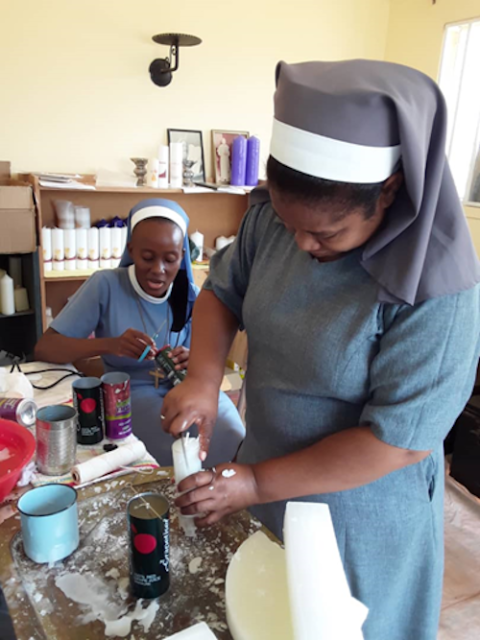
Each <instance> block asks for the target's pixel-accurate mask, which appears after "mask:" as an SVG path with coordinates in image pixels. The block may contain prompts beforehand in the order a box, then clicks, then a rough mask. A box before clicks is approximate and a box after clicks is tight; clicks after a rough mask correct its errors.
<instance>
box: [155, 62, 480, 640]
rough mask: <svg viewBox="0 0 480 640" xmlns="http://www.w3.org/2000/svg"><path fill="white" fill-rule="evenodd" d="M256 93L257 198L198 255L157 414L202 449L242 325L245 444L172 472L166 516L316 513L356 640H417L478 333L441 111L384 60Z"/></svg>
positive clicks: (317, 68)
mask: <svg viewBox="0 0 480 640" xmlns="http://www.w3.org/2000/svg"><path fill="white" fill-rule="evenodd" d="M276 81H277V90H276V94H275V119H274V125H273V135H272V142H271V150H270V158H269V160H268V166H267V175H268V188H267V189H263V190H257V192H254V193H253V195H252V206H251V207H250V209H249V211H248V212H247V214H246V216H245V218H244V220H243V223H242V225H241V228H240V231H239V233H238V236H237V239H236V241H235V243H234V244H233V245H231V246H230V247H228V248H227V249H226V250H223V251H222V252H219V253H217V254H216V256H215V257H214V259H212V265H211V272H210V278H209V280H208V282H207V284H206V286H205V289H204V291H202V293H201V294H200V296H199V298H198V300H197V303H196V306H195V310H194V318H193V338H192V349H191V354H190V365H189V371H188V378H187V380H186V382H185V383H184V384H183V385H180V386H179V387H177V388H176V389H174V390H173V391H172V392H170V394H169V396H167V399H166V401H165V404H164V413H165V424H164V427H165V428H166V429H167V430H168V431H170V432H171V433H174V434H178V433H179V432H180V431H182V430H183V429H185V427H186V426H187V425H188V424H191V423H192V422H196V423H197V424H199V425H200V431H201V432H202V433H203V435H204V436H205V437H204V441H203V448H204V449H206V448H207V441H208V435H209V434H210V432H211V428H212V427H211V425H212V424H214V418H215V411H216V406H217V398H218V385H219V384H220V380H221V372H222V368H223V362H224V359H225V355H226V353H227V349H228V346H229V344H230V341H231V339H232V336H233V335H234V332H235V330H236V328H238V327H239V326H240V327H244V328H245V329H246V331H247V336H248V345H249V356H248V369H247V378H246V393H247V415H246V422H247V435H246V438H245V441H244V442H243V444H242V446H241V448H240V451H239V454H238V457H237V460H236V464H234V465H229V467H230V466H233V468H234V469H235V471H236V475H235V476H233V477H228V478H225V477H223V476H222V470H223V469H224V468H225V467H224V466H218V467H217V468H216V470H212V471H211V473H203V474H199V475H197V476H192V477H191V478H188V479H187V480H185V481H184V482H183V483H182V484H181V485H180V489H181V490H185V491H187V492H188V493H186V494H185V495H183V496H181V497H180V498H179V499H178V500H177V503H178V505H179V506H180V507H181V508H182V509H183V511H184V513H190V514H201V513H203V514H205V513H207V514H208V515H207V516H203V517H201V519H200V520H199V524H200V526H202V525H210V524H213V523H215V522H216V521H218V520H219V519H220V518H222V517H223V516H225V515H227V514H228V513H231V512H233V511H236V510H239V509H242V508H245V507H248V508H250V509H251V511H252V512H253V513H254V514H255V515H256V516H257V517H258V518H259V519H260V520H261V521H262V522H263V523H265V525H266V526H267V527H268V528H269V529H271V530H272V531H273V532H274V533H275V534H276V535H277V536H279V537H282V522H283V516H284V509H285V504H286V501H288V500H292V499H293V500H302V501H305V500H308V501H312V502H323V503H327V504H328V505H329V507H330V510H331V514H332V518H333V523H334V526H335V531H336V535H337V540H338V545H339V548H340V552H341V554H342V558H343V562H344V566H345V570H346V572H347V576H348V580H349V583H350V587H351V590H352V593H353V595H354V596H355V597H356V598H358V599H359V600H361V601H362V602H363V603H364V604H366V605H367V606H368V607H369V610H370V611H369V615H368V618H367V620H366V622H365V624H364V627H363V631H364V634H365V638H366V639H367V640H434V639H435V638H436V633H437V627H438V619H439V612H440V601H441V594H442V573H443V538H442V511H443V488H444V464H443V440H444V438H445V436H446V435H447V433H448V432H449V430H450V429H451V427H452V426H453V424H454V422H455V419H456V418H457V416H458V415H459V414H460V412H461V411H462V409H463V407H464V406H465V403H466V402H467V400H468V398H469V395H470V393H471V391H472V387H473V383H474V378H475V371H476V366H477V362H478V356H479V335H480V304H479V286H478V285H477V283H478V282H479V281H480V269H479V264H478V261H477V257H476V255H475V251H474V248H473V246H472V242H471V239H470V236H469V232H468V228H467V225H466V221H465V217H464V214H463V211H462V206H461V204H460V201H459V198H458V195H457V192H456V190H455V186H454V183H453V180H452V176H451V173H450V170H449V167H448V164H447V161H446V158H445V131H446V122H447V114H446V108H445V102H444V99H443V97H442V95H441V93H440V91H439V89H438V87H437V86H436V84H435V83H434V82H433V81H432V80H431V79H430V78H428V77H426V76H424V75H423V74H421V73H419V72H418V71H415V70H413V69H410V68H407V67H403V66H399V65H394V64H389V63H384V62H373V61H363V60H355V61H346V62H325V63H323V62H309V63H304V64H294V65H288V64H285V63H283V62H282V63H280V64H279V65H278V67H277V72H276ZM228 475H229V476H230V475H231V474H228ZM319 570H321V568H320V567H319ZM319 640H320V639H319Z"/></svg>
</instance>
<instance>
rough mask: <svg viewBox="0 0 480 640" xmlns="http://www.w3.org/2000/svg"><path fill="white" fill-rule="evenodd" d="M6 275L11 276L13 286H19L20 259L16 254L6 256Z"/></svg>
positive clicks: (20, 281)
mask: <svg viewBox="0 0 480 640" xmlns="http://www.w3.org/2000/svg"><path fill="white" fill-rule="evenodd" d="M8 275H9V276H10V277H11V278H13V286H14V287H15V288H16V287H21V286H23V282H22V259H21V258H19V257H18V256H10V257H9V258H8Z"/></svg>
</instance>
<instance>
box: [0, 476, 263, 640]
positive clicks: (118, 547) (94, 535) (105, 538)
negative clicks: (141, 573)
mask: <svg viewBox="0 0 480 640" xmlns="http://www.w3.org/2000/svg"><path fill="white" fill-rule="evenodd" d="M158 474H163V475H161V476H159V475H158ZM155 475H156V479H155V481H154V482H148V484H139V483H140V482H142V481H143V482H144V483H145V479H146V478H145V477H143V478H142V477H138V476H137V477H135V478H132V477H130V476H125V477H123V478H119V479H117V480H112V481H110V482H107V483H104V485H103V486H101V485H95V486H94V487H89V488H88V489H85V490H82V491H81V492H79V497H80V501H79V522H80V546H79V548H78V549H77V551H76V552H75V553H74V554H73V555H72V556H70V557H69V558H66V559H65V560H64V561H62V562H57V563H55V564H54V565H53V566H48V565H37V564H35V563H33V562H31V561H30V560H29V559H28V558H27V557H26V556H25V554H24V551H23V544H22V539H21V535H20V533H19V528H20V522H19V520H18V518H17V517H15V518H10V519H9V520H7V521H6V522H4V523H3V525H2V526H1V527H0V582H1V583H2V585H3V588H4V592H5V596H6V599H7V603H8V606H9V608H10V614H11V616H12V619H13V621H14V625H15V630H16V633H17V636H18V640H31V639H34V640H40V639H45V638H46V639H48V640H65V639H66V638H68V639H69V640H85V639H86V638H88V639H89V640H95V638H104V637H105V624H104V623H103V622H102V621H101V620H99V619H95V618H100V619H102V618H108V617H110V618H113V619H118V618H120V617H121V616H122V615H123V614H124V613H125V612H126V610H127V609H128V611H133V610H134V609H135V605H136V601H135V600H134V599H133V598H132V597H131V596H130V595H129V588H128V580H127V579H128V576H129V569H128V538H127V526H126V509H125V507H126V503H127V501H128V500H129V498H131V497H132V496H133V495H134V494H135V493H141V492H143V491H158V492H161V493H163V494H165V495H166V496H167V497H168V499H169V500H170V501H171V502H172V501H173V495H174V486H173V485H172V484H171V482H170V472H169V471H166V470H162V471H159V472H156V474H155ZM130 483H132V484H130ZM171 519H172V522H171V537H170V554H171V555H170V560H171V569H170V570H171V584H170V589H169V591H168V593H166V594H165V595H164V596H162V598H160V600H159V601H158V602H159V608H158V610H157V611H155V608H156V605H154V606H153V607H152V608H151V609H150V613H151V614H155V617H154V619H153V621H152V622H151V626H150V627H149V628H148V625H149V620H148V616H147V618H145V619H144V620H140V621H134V622H133V625H132V629H131V633H128V635H127V637H129V638H131V639H133V638H134V637H135V638H143V639H145V640H147V639H151V638H155V639H158V640H160V639H162V638H165V637H168V636H169V635H171V634H173V633H175V632H178V631H181V630H182V629H185V628H186V627H188V626H190V625H192V624H195V623H196V622H200V621H202V620H203V621H205V622H207V624H208V625H209V626H210V628H211V629H212V631H213V632H214V633H215V634H216V636H217V638H218V639H219V640H229V639H230V638H231V636H230V633H229V632H228V628H227V625H226V618H225V595H224V586H225V575H226V571H227V567H228V563H229V560H230V558H231V557H232V555H233V553H234V552H235V551H236V550H237V548H238V547H239V545H240V544H241V543H242V542H243V541H244V540H245V539H246V538H247V537H248V536H249V535H251V534H252V533H254V532H255V531H257V530H258V529H259V528H260V524H259V523H258V522H256V521H254V520H253V519H251V518H250V516H249V515H248V514H247V513H245V512H244V513H240V514H237V515H236V516H234V517H232V518H230V519H229V520H227V521H225V523H224V524H223V525H221V526H217V527H214V528H211V529H209V530H207V531H202V532H198V533H197V536H196V537H195V538H186V537H185V536H184V534H183V532H182V531H181V530H180V529H179V525H178V520H177V517H176V512H175V509H174V508H173V509H171ZM12 558H13V561H12ZM77 574H81V575H82V576H84V577H86V578H87V583H86V585H87V586H88V592H90V594H91V595H93V597H92V601H93V604H89V605H83V606H82V605H79V604H77V603H76V602H73V601H72V600H71V599H70V598H67V597H66V596H65V594H64V592H63V591H62V590H61V589H60V588H59V587H58V586H57V585H56V581H57V580H58V579H59V578H60V577H62V576H67V575H74V576H75V577H76V576H77ZM77 582H78V578H77ZM81 597H85V594H83V596H81ZM148 605H149V602H148V601H144V602H143V608H144V609H145V608H146V607H147V606H148Z"/></svg>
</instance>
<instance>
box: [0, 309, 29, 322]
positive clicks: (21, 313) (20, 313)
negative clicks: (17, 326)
mask: <svg viewBox="0 0 480 640" xmlns="http://www.w3.org/2000/svg"><path fill="white" fill-rule="evenodd" d="M34 314H35V311H34V310H33V309H27V311H16V312H15V313H12V314H11V315H10V316H4V315H3V313H0V320H6V319H7V318H19V317H21V316H33V315H34Z"/></svg>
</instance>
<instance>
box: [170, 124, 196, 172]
mask: <svg viewBox="0 0 480 640" xmlns="http://www.w3.org/2000/svg"><path fill="white" fill-rule="evenodd" d="M167 136H168V144H169V145H170V143H171V142H182V143H183V159H184V160H187V159H188V160H195V164H194V165H193V166H192V170H193V181H194V182H205V154H204V149H203V134H202V132H201V131H199V130H196V129H167Z"/></svg>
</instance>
